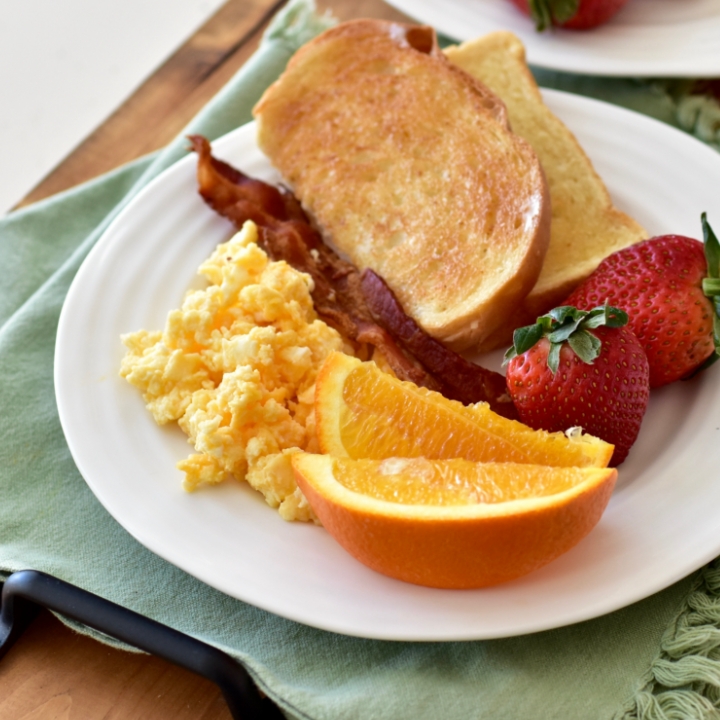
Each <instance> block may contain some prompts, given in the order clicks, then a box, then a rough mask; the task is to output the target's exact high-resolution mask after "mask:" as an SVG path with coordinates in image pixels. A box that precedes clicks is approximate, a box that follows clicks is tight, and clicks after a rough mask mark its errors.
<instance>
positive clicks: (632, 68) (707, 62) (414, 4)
mask: <svg viewBox="0 0 720 720" xmlns="http://www.w3.org/2000/svg"><path fill="white" fill-rule="evenodd" d="M388 2H389V3H390V4H391V5H394V6H395V7H396V8H397V9H398V10H400V11H401V12H404V13H405V14H406V15H409V16H410V17H411V18H414V19H415V20H417V21H419V22H421V23H425V24H427V25H432V26H433V27H434V28H435V29H436V30H437V31H438V32H439V33H442V34H443V35H447V36H448V37H450V38H453V39H454V40H470V39H472V38H476V37H478V36H479V35H484V34H485V33H488V32H491V31H493V30H510V31H511V32H513V33H515V34H516V35H517V36H518V37H519V38H520V39H521V40H522V41H523V43H524V45H525V48H526V50H527V56H528V62H529V63H530V64H532V65H537V66H538V67H545V68H550V69H553V70H564V71H566V72H573V73H581V74H585V75H614V76H621V77H667V76H672V77H717V76H719V75H720V0H629V2H628V3H627V5H625V7H623V8H622V9H621V10H620V11H619V12H618V14H617V15H615V16H614V17H613V18H612V19H611V20H610V22H608V23H606V24H605V25H602V26H600V27H598V28H594V29H593V30H589V31H578V30H561V29H557V28H554V29H552V30H550V31H545V32H542V33H538V32H536V30H535V26H534V25H533V22H532V21H531V20H530V19H529V18H528V17H527V16H525V15H523V14H522V13H521V12H520V11H519V10H518V9H517V8H516V7H515V6H514V5H513V4H512V3H511V2H510V0H388Z"/></svg>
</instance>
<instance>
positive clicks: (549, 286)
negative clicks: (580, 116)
mask: <svg viewBox="0 0 720 720" xmlns="http://www.w3.org/2000/svg"><path fill="white" fill-rule="evenodd" d="M445 54H446V56H447V57H448V59H449V60H450V61H451V62H452V63H454V64H456V65H457V66H458V67H461V68H462V69H463V70H465V71H466V72H468V73H469V74H471V75H472V76H473V77H475V78H477V79H478V80H480V81H481V82H483V83H485V84H486V85H487V86H488V87H489V88H490V89H491V90H492V91H493V92H495V93H496V94H497V95H498V96H499V97H500V98H501V99H502V100H503V102H504V103H505V105H506V107H507V110H508V116H509V120H510V125H511V127H512V129H513V131H514V132H515V133H516V134H518V135H520V136H521V137H523V138H524V139H525V140H527V141H528V142H529V143H530V144H531V145H532V147H533V148H534V149H535V152H536V153H537V155H538V157H539V158H540V162H541V163H542V165H543V168H544V170H545V175H546V177H547V180H548V185H549V187H550V197H551V202H552V224H551V231H550V246H549V248H548V251H547V255H546V256H545V261H544V263H543V268H542V271H541V273H540V277H539V278H538V281H537V283H536V285H535V287H534V288H533V289H532V290H531V291H530V293H529V294H528V295H527V297H526V298H525V300H524V301H523V302H522V303H521V304H520V305H519V306H518V307H517V308H516V311H515V313H514V315H513V316H512V317H511V318H510V321H509V322H508V323H507V325H505V326H504V327H500V328H498V330H497V331H496V332H495V333H494V334H493V335H492V336H491V337H489V338H487V340H486V341H485V342H484V343H483V344H482V345H481V346H479V347H478V348H477V350H478V351H483V350H492V349H494V348H496V347H498V346H501V345H509V344H510V343H511V342H512V331H513V329H514V328H516V327H520V326H523V325H527V324H529V323H531V322H533V321H534V320H535V318H536V317H538V315H542V314H544V313H546V312H547V311H548V310H550V309H552V308H553V307H555V306H557V305H558V304H560V303H562V302H563V301H564V300H565V298H566V297H567V296H568V295H569V294H570V292H571V291H572V290H573V289H574V288H575V287H576V286H577V285H578V284H579V283H580V282H582V281H583V280H584V279H585V278H586V277H587V276H588V275H590V273H591V272H592V271H593V270H594V269H595V268H596V267H597V266H598V264H599V263H600V261H601V260H602V259H603V258H605V257H606V256H607V255H609V254H610V253H613V252H615V251H616V250H620V249H621V248H624V247H627V246H628V245H632V244H634V243H636V242H639V241H640V240H643V239H644V238H646V237H647V233H646V231H645V230H644V229H643V228H642V227H641V226H640V225H639V224H638V223H637V222H635V220H633V219H632V218H631V217H629V216H628V215H626V214H625V213H623V212H620V211H619V210H618V209H617V208H615V207H614V206H613V204H612V200H611V198H610V195H609V193H608V191H607V189H606V187H605V185H604V183H603V181H602V179H601V178H600V177H599V176H598V174H597V173H596V172H595V169H594V168H593V166H592V163H591V161H590V159H589V158H588V157H587V155H586V154H585V152H584V151H583V149H582V148H581V147H580V145H579V144H578V142H577V140H576V139H575V137H574V135H573V134H572V133H571V132H570V130H568V128H567V127H566V126H565V125H564V124H563V123H562V122H561V121H560V120H559V119H558V118H557V117H556V116H555V115H553V113H552V112H551V111H550V109H549V108H548V107H547V106H546V105H545V103H544V102H543V99H542V96H541V94H540V90H539V89H538V86H537V84H536V82H535V79H534V78H533V76H532V73H531V72H530V70H529V69H528V67H527V64H526V62H525V48H524V47H523V45H522V43H521V42H520V40H519V39H518V38H517V37H516V36H515V35H513V34H512V33H509V32H505V31H499V32H494V33H490V34H488V35H485V36H483V37H480V38H477V39H476V40H470V41H468V42H466V43H463V44H462V45H460V46H457V47H450V48H446V50H445Z"/></svg>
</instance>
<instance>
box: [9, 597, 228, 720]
mask: <svg viewBox="0 0 720 720" xmlns="http://www.w3.org/2000/svg"><path fill="white" fill-rule="evenodd" d="M0 718H3V720H81V719H82V720H85V719H86V718H87V719H88V720H89V719H90V718H103V719H105V720H111V719H113V720H115V719H116V720H120V718H133V719H134V720H166V719H167V720H231V716H230V712H229V710H228V709H227V705H226V704H225V700H224V699H223V697H222V694H221V693H220V690H219V689H218V687H217V686H216V685H214V684H213V683H211V682H210V681H209V680H205V679H204V678H200V677H198V676H196V675H194V674H193V673H191V672H188V671H187V670H183V669H182V668H179V667H176V666H174V665H171V664H170V663H167V662H165V661H163V660H160V659H159V658H156V657H153V656H151V655H141V654H136V653H127V652H121V651H119V650H115V649H114V648H110V647H108V646H106V645H101V644H100V643H98V642H96V641H95V640H92V639H90V638H88V637H86V636H84V635H80V634H79V633H76V632H74V631H72V630H70V629H69V628H67V627H65V626H64V625H63V624H62V623H61V622H60V621H59V620H58V619H57V618H55V617H53V616H52V615H51V614H50V613H49V612H47V611H44V612H42V613H41V614H40V615H39V617H38V618H37V619H36V620H35V621H34V622H33V624H32V625H31V626H30V628H29V629H28V630H26V631H25V633H24V634H23V636H22V637H21V638H20V640H19V641H18V642H17V644H16V645H15V646H14V647H12V648H11V649H10V651H9V652H8V654H7V655H6V656H5V657H4V658H3V660H2V662H0Z"/></svg>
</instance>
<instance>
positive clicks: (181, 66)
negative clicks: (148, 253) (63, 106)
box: [0, 0, 406, 720]
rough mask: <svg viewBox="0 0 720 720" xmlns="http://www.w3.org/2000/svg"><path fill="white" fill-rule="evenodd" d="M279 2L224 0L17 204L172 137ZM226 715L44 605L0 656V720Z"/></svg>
mask: <svg viewBox="0 0 720 720" xmlns="http://www.w3.org/2000/svg"><path fill="white" fill-rule="evenodd" d="M283 4H284V2H278V1H277V0H229V2H227V4H225V5H224V6H223V7H222V8H221V9H220V10H219V11H218V12H217V14H216V15H214V16H213V17H212V18H211V19H210V20H209V21H208V22H207V23H206V24H205V25H204V26H203V27H202V28H200V30H198V31H197V32H196V33H195V34H194V35H193V36H192V37H191V38H190V39H189V40H188V41H187V42H186V43H185V44H184V45H182V47H180V48H179V49H178V51H177V52H176V53H175V54H174V55H173V56H172V57H171V58H169V59H168V60H167V62H165V63H164V64H163V65H162V66H161V67H160V68H159V69H158V70H157V71H156V72H154V73H153V74H152V76H151V77H149V78H148V79H147V80H146V81H145V82H144V83H143V84H142V85H141V86H140V87H139V88H138V89H137V90H136V92H135V93H134V94H133V95H132V96H131V97H129V98H128V99H127V100H126V101H125V102H124V103H123V104H122V105H121V106H120V107H119V108H118V109H117V110H116V111H115V112H114V113H113V114H112V115H111V116H110V117H109V118H108V119H107V120H106V121H105V122H104V123H103V124H102V125H101V126H100V127H98V128H97V129H96V130H95V131H94V132H93V133H92V134H91V135H90V136H89V137H88V138H87V139H86V140H84V141H83V142H82V143H81V144H80V145H79V146H78V147H77V148H75V150H73V151H72V153H70V155H69V156H68V157H67V158H66V159H65V160H63V162H61V163H60V164H59V165H58V166H57V167H56V168H55V169H54V170H53V171H52V172H51V173H50V174H49V175H48V176H47V177H46V178H45V179H44V180H43V181H42V182H40V183H39V184H38V185H37V186H36V187H35V188H34V189H33V190H32V191H31V192H30V193H29V194H28V195H27V196H26V197H25V198H24V199H23V200H22V201H21V203H20V205H28V204H30V203H32V202H35V201H37V200H40V199H42V198H45V197H48V196H50V195H52V194H54V193H56V192H59V191H61V190H65V189H67V188H69V187H72V186H74V185H76V184H78V183H81V182H84V181H86V180H89V179H91V178H93V177H96V176H98V175H100V174H102V173H104V172H107V171H109V170H112V169H113V168H115V167H117V166H119V165H121V164H123V163H126V162H129V161H130V160H133V159H135V158H137V157H140V156H142V155H144V154H146V153H148V152H151V151H153V150H156V149H158V148H160V147H162V146H163V145H165V144H167V143H168V142H169V141H170V140H172V139H173V138H174V137H175V136H176V135H177V134H178V133H179V132H180V131H181V130H182V128H183V127H184V126H185V125H186V124H187V123H188V122H189V120H190V119H191V118H192V117H193V116H194V115H195V114H196V113H197V112H198V111H199V110H200V109H201V108H202V107H203V106H204V105H205V104H206V103H207V102H208V100H210V98H212V97H213V95H215V93H217V92H218V90H220V88H221V87H222V86H223V85H224V84H225V83H226V82H227V81H228V80H229V79H230V78H231V77H232V75H233V74H234V73H235V72H236V71H237V70H238V69H239V68H240V67H241V66H242V65H243V64H244V63H245V62H246V60H247V59H248V58H249V57H250V55H252V53H253V52H254V51H255V50H256V48H257V46H258V43H259V41H260V38H261V36H262V32H263V30H264V29H265V27H266V26H267V24H268V21H269V20H270V18H271V17H272V15H273V14H274V13H275V12H277V10H278V9H279V8H280V7H281V6H282V5H283ZM318 6H319V9H320V11H325V10H328V11H330V12H332V13H333V14H334V15H335V16H336V17H337V18H338V19H340V20H348V19H351V18H355V17H377V18H383V19H390V20H401V21H402V20H406V18H405V17H404V16H403V15H401V14H400V13H398V12H397V11H395V10H394V9H392V8H391V7H389V6H388V5H385V4H384V3H383V2H380V0H325V1H324V2H323V1H322V0H320V1H319V2H318ZM99 718H101V719H102V720H125V719H128V720H211V719H212V720H226V719H228V718H230V713H229V711H228V709H227V706H226V705H225V702H224V700H223V698H222V695H221V693H220V691H219V689H218V688H217V687H216V686H215V685H214V684H212V683H211V682H209V681H207V680H205V679H203V678H201V677H199V676H196V675H194V674H192V673H189V672H188V671H186V670H183V669H181V668H178V667H176V666H174V665H171V664H170V663H167V662H165V661H164V660H160V659H159V658H155V657H151V656H148V655H140V654H135V653H127V652H123V651H120V650H116V649H113V648H110V647H108V646H106V645H102V644H100V643H98V642H95V641H94V640H91V639H89V638H87V637H84V636H82V635H79V634H77V633H75V632H73V631H71V630H69V629H68V628H66V627H65V626H64V625H62V623H60V622H59V621H58V620H57V619H56V618H54V617H53V616H51V615H50V614H49V613H47V612H43V613H42V614H41V615H40V616H39V617H38V619H37V620H35V621H34V623H33V624H32V625H31V626H30V628H29V629H28V630H27V631H26V632H25V634H24V635H23V636H22V637H21V638H20V639H19V640H18V641H17V643H16V644H15V646H14V647H13V648H11V650H10V651H9V652H8V654H7V655H6V656H5V658H3V660H2V661H1V662H0V720H97V719H99Z"/></svg>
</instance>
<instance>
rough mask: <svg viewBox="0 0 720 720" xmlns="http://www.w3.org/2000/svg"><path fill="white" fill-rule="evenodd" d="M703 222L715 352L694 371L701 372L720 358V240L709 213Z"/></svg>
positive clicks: (706, 285)
mask: <svg viewBox="0 0 720 720" xmlns="http://www.w3.org/2000/svg"><path fill="white" fill-rule="evenodd" d="M700 222H701V223H702V230H703V241H704V244H705V260H706V261H707V272H708V276H707V277H706V278H703V281H702V291H703V293H704V294H705V295H706V296H707V297H709V298H710V299H711V300H712V304H713V308H714V309H715V314H714V315H713V342H714V344H715V352H714V353H713V354H712V355H711V356H710V357H709V358H708V359H707V360H705V362H704V363H703V364H702V365H700V367H698V369H697V370H696V371H695V372H694V373H693V375H695V374H696V373H699V372H701V371H702V370H705V369H706V368H709V367H710V366H711V365H712V364H713V363H714V362H715V361H716V360H717V359H718V358H720V242H718V239H717V237H716V236H715V233H714V232H713V229H712V228H711V227H710V223H709V222H708V221H707V213H703V214H702V215H701V216H700Z"/></svg>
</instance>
